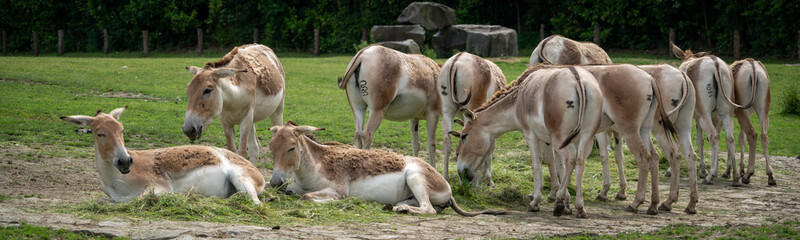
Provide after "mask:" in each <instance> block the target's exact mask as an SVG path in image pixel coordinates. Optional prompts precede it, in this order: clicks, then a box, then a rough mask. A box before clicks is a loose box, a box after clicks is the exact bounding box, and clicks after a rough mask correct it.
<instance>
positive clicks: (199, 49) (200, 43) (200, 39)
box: [197, 28, 203, 56]
mask: <svg viewBox="0 0 800 240" xmlns="http://www.w3.org/2000/svg"><path fill="white" fill-rule="evenodd" d="M197 56H203V28H197Z"/></svg>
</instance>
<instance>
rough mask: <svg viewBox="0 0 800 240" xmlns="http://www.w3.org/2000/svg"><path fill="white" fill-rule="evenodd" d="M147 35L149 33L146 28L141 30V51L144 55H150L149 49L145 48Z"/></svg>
mask: <svg viewBox="0 0 800 240" xmlns="http://www.w3.org/2000/svg"><path fill="white" fill-rule="evenodd" d="M148 35H150V32H148V31H147V30H142V53H144V57H149V56H150V50H149V49H148V48H147V37H148Z"/></svg>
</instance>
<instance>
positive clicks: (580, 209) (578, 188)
mask: <svg viewBox="0 0 800 240" xmlns="http://www.w3.org/2000/svg"><path fill="white" fill-rule="evenodd" d="M592 139H593V138H592V136H591V135H590V134H588V133H584V134H581V142H580V144H578V152H577V153H576V159H575V165H576V166H577V167H576V168H575V192H576V193H575V212H576V214H575V217H577V218H588V217H589V214H588V213H587V212H586V209H585V208H584V205H583V171H584V169H585V166H586V158H588V157H589V153H591V152H592Z"/></svg>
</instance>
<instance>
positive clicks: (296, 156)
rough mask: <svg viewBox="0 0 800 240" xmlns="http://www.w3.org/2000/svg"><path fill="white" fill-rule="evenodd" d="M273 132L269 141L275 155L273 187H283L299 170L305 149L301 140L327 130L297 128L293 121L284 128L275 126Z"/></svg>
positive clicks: (306, 127)
mask: <svg viewBox="0 0 800 240" xmlns="http://www.w3.org/2000/svg"><path fill="white" fill-rule="evenodd" d="M269 130H270V131H272V140H270V141H269V149H270V150H271V151H272V153H273V154H274V158H273V159H274V160H273V163H272V178H271V179H270V181H269V182H270V185H271V186H272V187H280V186H282V185H283V184H284V183H285V182H286V180H287V179H288V178H289V177H290V176H291V174H292V173H293V172H294V171H295V170H296V169H297V166H298V164H299V161H300V158H302V157H304V156H301V154H300V152H304V151H301V149H304V145H303V143H302V139H301V138H306V135H309V134H311V133H313V132H316V131H321V130H325V129H324V128H317V127H312V126H297V124H296V123H294V122H292V121H288V122H286V124H284V125H283V126H274V127H272V128H270V129H269Z"/></svg>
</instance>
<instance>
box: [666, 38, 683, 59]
mask: <svg viewBox="0 0 800 240" xmlns="http://www.w3.org/2000/svg"><path fill="white" fill-rule="evenodd" d="M669 47H670V48H671V49H672V54H675V57H677V58H680V59H681V60H683V59H685V58H686V53H684V52H683V50H681V48H679V47H678V46H675V44H674V43H672V42H669Z"/></svg>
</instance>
